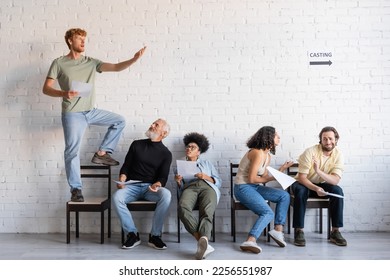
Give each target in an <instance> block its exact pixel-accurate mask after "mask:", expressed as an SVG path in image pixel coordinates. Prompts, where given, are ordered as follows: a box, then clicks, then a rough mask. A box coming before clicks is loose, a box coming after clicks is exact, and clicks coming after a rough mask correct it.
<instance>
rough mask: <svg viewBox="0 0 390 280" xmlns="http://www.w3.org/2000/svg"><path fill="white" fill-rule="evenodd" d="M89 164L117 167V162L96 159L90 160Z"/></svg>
mask: <svg viewBox="0 0 390 280" xmlns="http://www.w3.org/2000/svg"><path fill="white" fill-rule="evenodd" d="M91 162H92V163H95V164H102V165H107V166H117V165H119V162H106V161H104V160H101V159H98V158H93V159H92V160H91Z"/></svg>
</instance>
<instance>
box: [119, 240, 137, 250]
mask: <svg viewBox="0 0 390 280" xmlns="http://www.w3.org/2000/svg"><path fill="white" fill-rule="evenodd" d="M139 244H141V240H138V241H136V242H135V243H134V244H133V246H130V247H126V245H122V249H133V248H134V247H136V246H138V245H139Z"/></svg>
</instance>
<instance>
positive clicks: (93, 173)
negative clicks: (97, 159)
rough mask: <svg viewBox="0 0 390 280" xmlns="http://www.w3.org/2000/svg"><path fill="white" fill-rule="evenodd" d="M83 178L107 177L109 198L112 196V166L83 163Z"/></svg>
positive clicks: (81, 167)
mask: <svg viewBox="0 0 390 280" xmlns="http://www.w3.org/2000/svg"><path fill="white" fill-rule="evenodd" d="M80 169H81V178H106V179H107V198H111V167H110V166H107V165H81V166H80Z"/></svg>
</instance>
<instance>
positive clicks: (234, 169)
mask: <svg viewBox="0 0 390 280" xmlns="http://www.w3.org/2000/svg"><path fill="white" fill-rule="evenodd" d="M237 169H238V164H237V163H230V197H231V198H233V196H234V195H233V194H234V192H233V186H234V177H235V176H236V175H237Z"/></svg>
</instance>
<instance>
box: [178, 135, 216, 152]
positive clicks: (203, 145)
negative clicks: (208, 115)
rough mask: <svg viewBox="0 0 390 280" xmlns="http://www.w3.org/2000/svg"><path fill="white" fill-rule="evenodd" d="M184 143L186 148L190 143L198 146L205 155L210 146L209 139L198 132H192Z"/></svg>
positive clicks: (186, 136) (184, 139)
mask: <svg viewBox="0 0 390 280" xmlns="http://www.w3.org/2000/svg"><path fill="white" fill-rule="evenodd" d="M183 142H184V145H186V146H187V145H188V144H189V143H195V144H196V145H198V147H199V151H200V153H205V152H206V151H207V150H208V149H209V146H210V143H209V140H208V139H207V137H206V136H204V135H203V134H200V133H197V132H190V133H187V134H186V135H184V138H183Z"/></svg>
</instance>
